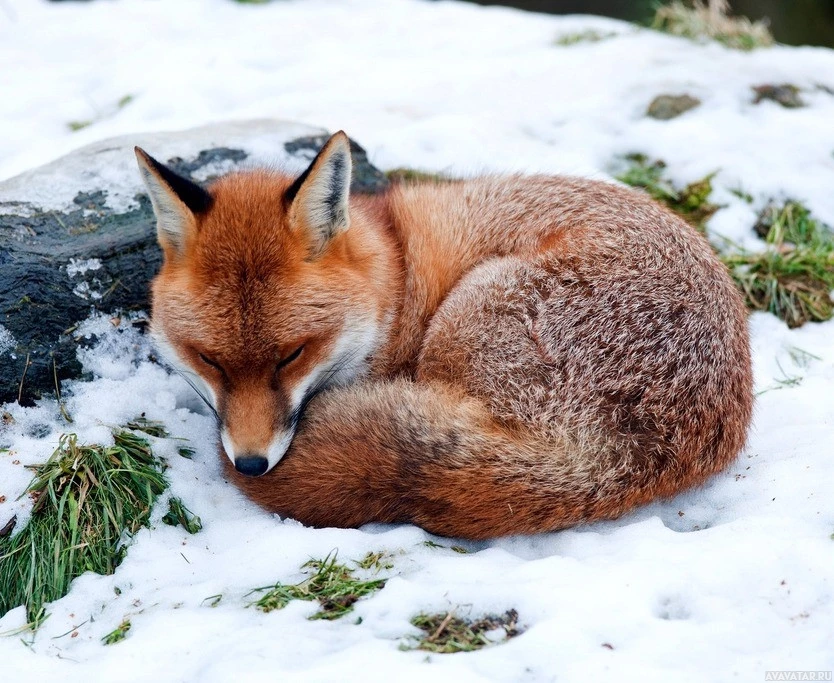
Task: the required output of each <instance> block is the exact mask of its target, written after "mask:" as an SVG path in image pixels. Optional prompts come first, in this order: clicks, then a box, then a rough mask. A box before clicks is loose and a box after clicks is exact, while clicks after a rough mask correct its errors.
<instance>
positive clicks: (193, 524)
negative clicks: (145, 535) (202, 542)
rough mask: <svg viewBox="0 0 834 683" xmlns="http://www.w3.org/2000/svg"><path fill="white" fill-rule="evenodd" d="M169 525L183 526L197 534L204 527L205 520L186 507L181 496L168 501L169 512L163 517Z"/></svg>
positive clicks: (191, 532) (164, 521) (189, 531)
mask: <svg viewBox="0 0 834 683" xmlns="http://www.w3.org/2000/svg"><path fill="white" fill-rule="evenodd" d="M162 522H163V523H164V524H167V525H168V526H177V525H179V526H181V527H182V528H183V529H185V530H186V531H187V532H188V533H189V534H196V533H197V532H198V531H200V529H202V528H203V522H202V521H201V520H200V518H199V517H198V516H197V515H195V514H194V513H193V512H191V510H189V509H188V508H187V507H185V503H183V502H182V499H181V498H176V497H172V498H171V499H170V500H169V501H168V512H166V513H165V516H164V517H163V518H162Z"/></svg>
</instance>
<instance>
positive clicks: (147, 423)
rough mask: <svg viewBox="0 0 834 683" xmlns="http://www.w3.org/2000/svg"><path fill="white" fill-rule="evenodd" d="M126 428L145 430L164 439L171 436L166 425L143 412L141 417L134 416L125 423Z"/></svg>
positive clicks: (150, 434) (149, 434)
mask: <svg viewBox="0 0 834 683" xmlns="http://www.w3.org/2000/svg"><path fill="white" fill-rule="evenodd" d="M125 428H127V429H132V430H133V431H135V432H144V433H145V434H147V435H148V436H153V437H156V438H157V439H164V438H166V437H168V436H169V434H168V430H167V429H165V425H164V424H162V423H161V422H157V421H156V420H149V419H147V418H146V417H145V413H142V414H141V415H140V416H139V417H137V418H134V419H133V420H131V421H130V422H128V423H127V424H126V425H125Z"/></svg>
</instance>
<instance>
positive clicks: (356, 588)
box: [252, 552, 385, 619]
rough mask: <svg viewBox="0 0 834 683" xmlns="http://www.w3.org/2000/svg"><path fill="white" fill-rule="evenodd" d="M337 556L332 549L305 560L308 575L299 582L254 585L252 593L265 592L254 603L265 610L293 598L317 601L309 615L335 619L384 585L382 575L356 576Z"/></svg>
mask: <svg viewBox="0 0 834 683" xmlns="http://www.w3.org/2000/svg"><path fill="white" fill-rule="evenodd" d="M366 557H367V556H366ZM336 560H337V555H336V553H335V552H334V553H331V554H330V555H328V556H327V557H325V558H324V559H323V560H310V561H309V562H306V563H305V564H304V565H302V567H301V568H302V569H304V570H307V571H306V572H305V573H307V574H308V576H307V578H306V579H304V580H303V581H301V582H300V583H296V584H289V585H288V584H283V583H276V584H275V585H274V586H265V587H263V588H255V589H254V590H253V591H252V592H253V593H254V592H260V591H266V592H265V593H264V595H263V596H261V598H260V599H259V600H257V601H256V602H255V603H253V604H254V605H255V606H256V607H257V608H258V609H260V610H263V611H264V612H271V611H272V610H276V609H283V608H284V607H286V606H287V605H288V604H290V602H292V601H293V600H307V601H311V602H312V601H318V603H319V611H318V612H316V613H315V614H313V615H312V616H311V617H310V619H338V618H340V617H343V616H345V615H346V614H348V613H349V612H351V611H352V610H353V605H354V604H355V603H356V602H357V600H359V599H360V598H364V597H366V596H368V595H371V594H373V593H376V591H378V590H380V589H381V588H382V587H383V586H385V579H373V580H370V581H363V580H361V579H358V578H356V577H355V576H354V574H353V570H352V569H350V568H349V567H347V566H345V565H343V564H339V563H338V562H337V561H336ZM360 562H361V561H360ZM356 564H360V563H356ZM369 566H370V565H369Z"/></svg>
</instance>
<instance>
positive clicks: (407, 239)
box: [136, 132, 753, 539]
mask: <svg viewBox="0 0 834 683" xmlns="http://www.w3.org/2000/svg"><path fill="white" fill-rule="evenodd" d="M136 152H137V159H138V162H139V168H140V171H141V174H142V177H143V179H144V182H145V184H146V186H147V189H148V192H149V194H150V197H151V201H152V204H153V208H154V211H155V213H156V217H157V222H158V223H157V235H158V239H159V243H160V245H161V247H162V250H163V253H164V263H163V265H162V269H161V271H160V273H159V274H158V276H157V277H156V278H155V280H154V282H153V285H152V292H153V294H152V300H153V314H152V331H153V334H154V337H155V339H156V342H157V343H158V345H159V347H160V349H161V350H162V352H163V354H164V355H165V356H166V357H167V359H168V360H169V361H170V363H171V364H172V365H173V366H174V367H175V368H177V369H179V370H180V371H181V372H182V373H183V375H184V376H185V377H186V378H187V379H188V380H189V381H190V382H191V383H192V385H193V386H194V387H195V389H197V390H198V391H199V393H200V394H201V395H202V396H203V398H204V399H205V400H206V402H207V403H208V404H209V405H210V406H211V408H212V410H213V412H214V413H215V415H216V417H217V420H218V426H219V431H220V449H221V451H222V453H225V456H223V457H224V461H225V462H226V463H227V471H228V476H229V478H230V479H231V480H232V481H233V483H234V484H235V485H237V486H238V487H240V488H241V489H242V490H243V491H244V492H245V493H246V494H247V495H248V496H249V497H251V498H252V499H253V500H254V501H256V502H257V503H259V504H260V505H262V506H264V507H265V508H267V509H269V510H272V511H274V512H277V513H278V514H280V515H282V516H288V517H292V518H295V519H297V520H299V521H301V522H303V523H304V524H308V525H313V526H337V527H353V526H358V525H361V524H365V523H367V522H389V523H412V524H417V525H419V526H421V527H423V528H425V529H426V530H428V531H431V532H434V533H437V534H442V535H446V536H457V537H465V538H471V539H484V538H490V537H495V536H501V535H506V534H527V533H535V532H543V531H551V530H556V529H561V528H565V527H568V526H571V525H575V524H577V523H580V522H589V521H593V520H599V519H609V518H614V517H617V516H618V515H621V514H623V513H624V512H626V511H628V510H631V509H632V508H634V507H635V506H637V505H640V504H642V503H646V502H647V501H650V500H653V499H655V498H658V497H663V496H670V495H672V494H674V493H676V492H679V491H682V490H684V489H687V488H689V487H692V486H694V485H697V484H700V483H702V482H704V481H705V480H706V479H707V478H708V477H709V476H710V475H712V474H714V473H715V472H718V471H720V470H721V469H722V468H724V467H725V466H727V464H728V463H730V462H731V461H732V460H733V459H734V458H735V456H736V455H737V453H738V452H739V450H740V449H741V448H742V447H743V445H744V442H745V438H746V434H747V429H748V426H749V423H750V418H751V410H752V400H753V393H752V373H751V361H750V350H749V338H748V331H747V320H746V313H745V308H744V305H743V302H742V300H741V297H740V295H739V294H738V292H737V291H736V288H735V287H734V285H733V283H732V281H731V279H730V277H729V276H728V274H727V272H726V270H725V268H724V266H723V265H722V264H721V263H720V262H719V261H718V259H717V258H716V257H715V255H714V254H713V252H712V250H711V248H710V246H709V244H708V243H707V241H706V240H705V239H704V237H703V236H701V235H700V234H698V233H697V232H696V231H695V230H694V229H693V228H692V227H690V226H689V225H688V224H686V223H685V222H684V221H682V220H681V219H680V218H678V217H677V216H675V215H674V214H673V213H671V212H670V211H668V210H666V209H665V208H663V207H661V206H659V205H658V204H656V203H655V202H654V201H652V200H651V199H650V198H648V197H647V196H644V195H643V194H641V193H638V192H635V191H632V190H629V189H625V188H622V187H619V186H615V185H611V184H608V183H603V182H595V181H590V180H584V179H579V178H569V177H549V176H520V175H516V176H508V177H484V178H477V179H472V180H462V181H449V182H414V183H405V182H403V183H399V184H393V185H392V186H391V187H390V188H389V189H388V190H387V191H386V192H384V193H382V194H379V195H354V196H351V194H350V191H349V190H350V180H351V157H350V149H349V141H348V138H347V136H346V135H345V134H344V133H342V132H339V133H337V134H335V135H334V136H333V137H331V138H330V140H329V141H328V142H327V144H325V146H324V148H323V149H322V150H321V152H320V153H319V154H318V156H317V157H316V158H315V159H314V160H313V162H312V163H311V164H310V166H309V168H307V170H306V171H304V173H302V174H301V175H300V176H299V177H293V176H290V175H287V174H282V173H276V172H272V171H247V172H240V173H233V174H230V175H227V176H225V177H222V178H220V179H218V180H217V181H215V182H213V183H212V184H211V185H210V186H209V187H208V188H207V189H204V188H202V187H200V186H198V185H196V184H194V183H192V182H191V181H189V180H187V179H185V178H182V177H180V176H178V175H176V174H175V173H174V172H172V171H171V170H170V169H168V168H167V167H165V166H164V165H162V164H161V163H159V162H158V161H156V160H154V159H153V158H151V157H150V156H148V155H147V154H146V153H145V152H143V151H142V150H140V149H138V148H137V150H136Z"/></svg>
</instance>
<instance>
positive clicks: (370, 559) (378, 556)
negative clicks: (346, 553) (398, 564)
mask: <svg viewBox="0 0 834 683" xmlns="http://www.w3.org/2000/svg"><path fill="white" fill-rule="evenodd" d="M392 558H393V554H392V553H389V552H387V551H385V550H378V551H377V552H371V551H369V552H368V553H367V554H366V555H365V557H363V558H362V559H361V560H354V561H353V563H354V564H355V565H356V566H357V567H359V568H360V569H373V570H374V571H376V572H379V571H381V570H383V569H393V568H394V563H393V562H391V559H392Z"/></svg>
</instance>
